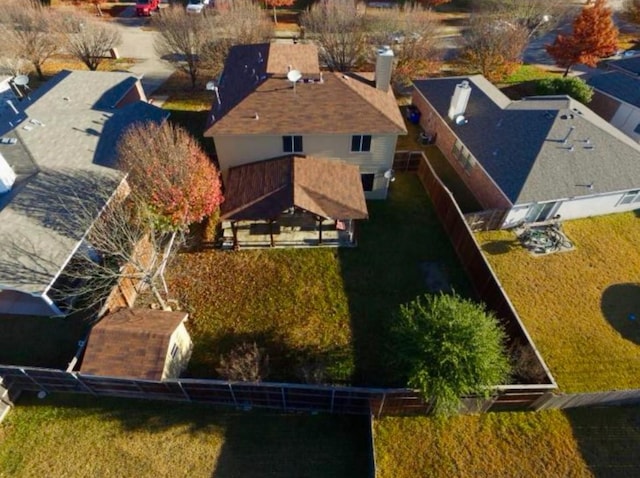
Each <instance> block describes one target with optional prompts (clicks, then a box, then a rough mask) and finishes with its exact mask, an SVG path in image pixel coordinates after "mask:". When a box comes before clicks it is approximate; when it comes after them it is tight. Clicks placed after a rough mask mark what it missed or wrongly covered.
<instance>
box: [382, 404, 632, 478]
mask: <svg viewBox="0 0 640 478" xmlns="http://www.w3.org/2000/svg"><path fill="white" fill-rule="evenodd" d="M639 420H640V409H639V408H638V407H633V408H596V409H584V408H583V409H574V410H569V411H565V412H561V411H559V410H550V411H545V412H536V413H533V412H524V413H488V414H483V415H468V416H458V417H453V418H450V419H446V420H444V419H442V420H437V419H434V418H426V417H420V418H384V419H382V420H377V421H376V423H375V429H374V430H375V451H376V459H377V466H378V478H405V477H406V478H409V477H416V476H429V477H431V478H438V477H443V478H445V477H446V478H449V477H454V476H460V477H462V476H474V477H492V478H501V477H503V478H511V477H514V476H517V477H519V478H525V477H531V478H534V477H539V476H562V477H567V478H569V477H576V478H577V477H593V476H601V477H604V476H608V477H613V476H620V477H622V476H637V475H638V474H639V473H640V455H638V453H637V448H638V445H640V427H639V426H638V423H639Z"/></svg>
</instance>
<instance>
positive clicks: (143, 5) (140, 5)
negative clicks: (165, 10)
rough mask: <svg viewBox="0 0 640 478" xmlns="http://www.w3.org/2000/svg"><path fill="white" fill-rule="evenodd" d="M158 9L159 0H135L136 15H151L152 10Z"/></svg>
mask: <svg viewBox="0 0 640 478" xmlns="http://www.w3.org/2000/svg"><path fill="white" fill-rule="evenodd" d="M158 10H160V0H136V15H137V16H139V17H148V16H151V13H152V12H156V11H158Z"/></svg>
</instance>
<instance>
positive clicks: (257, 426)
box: [212, 414, 371, 478]
mask: <svg viewBox="0 0 640 478" xmlns="http://www.w3.org/2000/svg"><path fill="white" fill-rule="evenodd" d="M368 434H369V431H368V420H367V418H366V417H360V416H335V415H315V416H311V415H300V414H298V415H264V414H261V415H259V419H258V420H256V416H255V415H252V414H246V415H236V416H235V417H234V419H233V421H231V422H230V423H229V424H228V426H227V428H226V433H225V442H224V445H223V447H222V452H221V454H220V456H219V458H218V462H217V466H216V469H215V471H214V472H213V474H212V478H231V477H243V478H254V477H255V478H262V477H265V476H272V477H279V478H280V477H281V478H285V477H286V478H288V477H291V478H294V477H295V478H298V477H305V478H315V477H318V478H324V477H328V476H331V477H336V478H340V477H344V478H347V477H349V478H350V477H355V476H360V477H366V476H370V475H371V472H370V465H369V464H370V463H371V455H370V451H369V447H368V446H367V444H368Z"/></svg>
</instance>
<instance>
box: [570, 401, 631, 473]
mask: <svg viewBox="0 0 640 478" xmlns="http://www.w3.org/2000/svg"><path fill="white" fill-rule="evenodd" d="M564 414H565V416H566V417H567V418H568V420H569V422H570V423H571V427H572V429H573V436H574V438H575V440H576V442H577V445H578V448H579V450H580V453H581V455H582V458H583V460H584V461H585V463H586V464H587V466H588V467H589V470H590V471H591V473H592V474H593V476H594V477H596V478H615V477H620V478H626V477H629V476H640V454H639V453H638V448H639V447H640V407H639V406H637V405H635V406H611V407H596V408H592V407H584V408H571V409H567V410H564Z"/></svg>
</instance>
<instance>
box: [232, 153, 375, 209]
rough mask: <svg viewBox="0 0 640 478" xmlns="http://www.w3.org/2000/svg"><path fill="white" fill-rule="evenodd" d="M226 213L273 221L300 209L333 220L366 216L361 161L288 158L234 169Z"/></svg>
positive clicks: (258, 162)
mask: <svg viewBox="0 0 640 478" xmlns="http://www.w3.org/2000/svg"><path fill="white" fill-rule="evenodd" d="M225 187H226V193H225V197H226V200H225V202H224V203H223V204H222V209H221V217H222V218H224V219H233V220H259V219H274V218H276V217H278V216H279V215H280V214H281V213H282V212H283V211H285V210H286V209H288V208H290V207H299V208H301V209H304V210H305V211H308V212H310V213H312V214H316V215H318V216H321V217H325V218H330V219H365V218H367V217H368V212H367V204H366V202H365V198H364V192H363V190H362V182H361V180H360V170H359V168H358V166H357V165H353V164H349V163H347V162H345V161H341V160H333V159H322V158H311V157H305V156H286V157H282V158H274V159H268V160H266V161H257V162H255V163H249V164H244V165H241V166H236V167H234V168H231V169H229V171H228V176H227V179H226V181H225Z"/></svg>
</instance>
